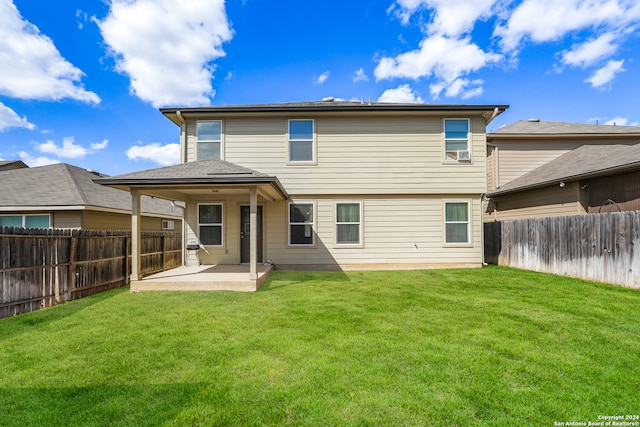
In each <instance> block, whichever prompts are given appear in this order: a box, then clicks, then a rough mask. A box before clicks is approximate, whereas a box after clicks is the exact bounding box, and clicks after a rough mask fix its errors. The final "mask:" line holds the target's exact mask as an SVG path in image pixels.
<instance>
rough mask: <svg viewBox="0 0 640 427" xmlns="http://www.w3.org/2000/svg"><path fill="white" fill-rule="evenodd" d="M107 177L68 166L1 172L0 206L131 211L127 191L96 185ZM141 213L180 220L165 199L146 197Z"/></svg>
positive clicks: (55, 165)
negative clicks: (97, 179) (98, 179)
mask: <svg viewBox="0 0 640 427" xmlns="http://www.w3.org/2000/svg"><path fill="white" fill-rule="evenodd" d="M99 177H106V175H102V174H98V173H95V172H91V171H88V170H86V169H82V168H79V167H77V166H72V165H68V164H65V163H57V164H53V165H48V166H40V167H34V168H26V169H14V170H7V171H2V172H0V207H2V208H7V207H11V208H13V207H15V208H16V210H19V209H20V208H34V207H43V208H46V207H57V208H63V207H76V208H77V207H79V206H84V207H87V206H92V207H96V208H106V209H117V210H122V211H128V212H131V195H130V194H129V193H128V192H125V191H121V190H118V189H114V188H108V187H104V186H102V185H99V184H96V183H95V182H93V180H94V179H96V178H99ZM141 210H142V212H144V213H147V214H154V215H159V216H171V217H181V216H182V212H181V209H173V208H172V206H171V203H170V202H168V201H166V200H158V199H152V198H150V197H143V199H142V203H141Z"/></svg>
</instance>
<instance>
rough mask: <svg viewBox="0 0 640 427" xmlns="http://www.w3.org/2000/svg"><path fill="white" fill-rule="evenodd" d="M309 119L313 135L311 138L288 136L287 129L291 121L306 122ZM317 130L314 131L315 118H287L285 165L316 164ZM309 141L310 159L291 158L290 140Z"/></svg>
mask: <svg viewBox="0 0 640 427" xmlns="http://www.w3.org/2000/svg"><path fill="white" fill-rule="evenodd" d="M307 121H311V123H312V124H313V137H312V138H311V140H309V139H291V138H290V136H289V130H290V129H291V122H307ZM316 135H317V132H316V121H315V119H309V118H299V119H289V120H287V165H288V166H313V165H317V164H318V160H317V159H318V153H317V147H318V144H317V136H316ZM292 141H293V142H296V141H298V142H309V141H311V156H312V159H311V160H291V142H292Z"/></svg>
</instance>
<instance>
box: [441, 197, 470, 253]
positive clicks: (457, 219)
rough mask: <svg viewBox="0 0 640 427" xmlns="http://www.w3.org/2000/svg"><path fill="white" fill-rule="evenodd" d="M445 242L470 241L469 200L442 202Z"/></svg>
mask: <svg viewBox="0 0 640 427" xmlns="http://www.w3.org/2000/svg"><path fill="white" fill-rule="evenodd" d="M444 226H445V243H470V239H469V202H447V203H445V204H444Z"/></svg>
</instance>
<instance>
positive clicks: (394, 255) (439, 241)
mask: <svg viewBox="0 0 640 427" xmlns="http://www.w3.org/2000/svg"><path fill="white" fill-rule="evenodd" d="M506 108H508V106H505V105H430V104H386V103H359V102H341V101H333V100H327V101H323V102H309V103H285V104H266V105H264V104H263V105H239V106H221V107H202V108H163V109H161V112H162V113H163V114H164V115H165V116H166V117H167V118H168V119H169V120H171V121H172V122H174V123H175V124H176V125H177V126H179V127H180V149H181V164H179V165H176V166H169V167H164V168H159V169H153V170H148V171H141V172H135V173H130V174H124V175H119V176H114V177H110V178H105V179H100V180H98V182H100V183H101V184H104V185H109V186H113V187H117V188H120V189H126V190H129V191H131V192H132V195H133V197H132V198H133V200H134V204H135V200H136V198H137V197H138V196H139V195H141V194H146V195H152V196H156V197H162V198H166V199H170V200H181V201H184V202H185V203H186V213H185V220H186V221H185V222H186V236H185V240H186V244H187V246H188V248H191V247H199V248H200V249H199V250H198V255H199V261H200V262H201V263H203V264H240V263H249V265H250V267H251V269H250V277H254V276H252V275H254V274H255V268H256V267H255V265H256V263H260V262H265V261H267V260H270V261H271V262H273V263H274V264H275V266H276V267H277V268H283V269H285V268H286V269H289V268H296V269H358V268H365V269H366V268H388V269H394V268H428V267H442V266H476V267H478V266H481V265H482V260H483V244H482V216H481V196H482V194H484V193H485V192H486V190H487V188H486V156H485V153H486V134H485V132H486V125H487V124H488V123H489V122H490V121H491V120H492V119H493V118H494V117H495V116H497V115H498V114H500V113H502V112H503V111H505V109H506ZM133 221H134V223H135V221H136V218H135V213H134V219H133ZM192 245H193V246H192ZM196 245H197V246H196ZM195 252H196V251H187V253H189V254H191V255H190V256H188V257H187V259H186V260H185V262H186V264H187V265H190V264H195V263H197V262H198V260H197V259H196V256H195V255H196V254H195ZM133 279H134V280H136V277H135V275H134V277H133Z"/></svg>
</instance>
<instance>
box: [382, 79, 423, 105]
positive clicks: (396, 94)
mask: <svg viewBox="0 0 640 427" xmlns="http://www.w3.org/2000/svg"><path fill="white" fill-rule="evenodd" d="M378 102H397V103H408V104H421V103H423V102H424V101H423V100H422V97H421V96H420V94H419V93H417V92H416V91H414V90H413V89H411V87H410V86H409V85H408V84H404V85H400V86H398V87H397V88H395V89H387V90H385V91H384V92H383V93H382V95H380V97H379V98H378Z"/></svg>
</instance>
